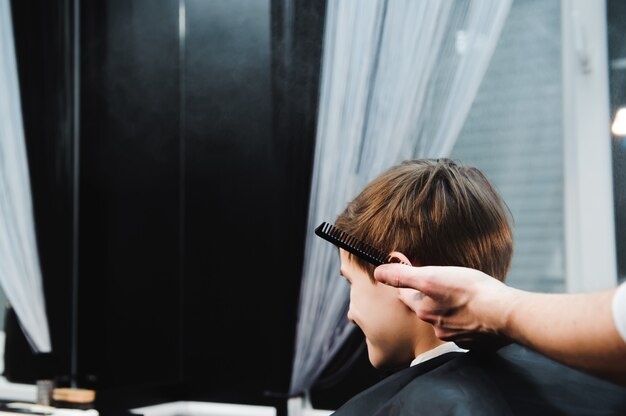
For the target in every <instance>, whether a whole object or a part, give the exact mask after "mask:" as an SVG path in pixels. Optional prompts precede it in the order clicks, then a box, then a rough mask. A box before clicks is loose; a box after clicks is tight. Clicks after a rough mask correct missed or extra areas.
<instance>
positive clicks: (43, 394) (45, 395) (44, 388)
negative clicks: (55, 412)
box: [37, 380, 54, 406]
mask: <svg viewBox="0 0 626 416" xmlns="http://www.w3.org/2000/svg"><path fill="white" fill-rule="evenodd" d="M53 389H54V382H53V381H52V380H37V404H40V405H42V406H50V403H51V401H52V390H53Z"/></svg>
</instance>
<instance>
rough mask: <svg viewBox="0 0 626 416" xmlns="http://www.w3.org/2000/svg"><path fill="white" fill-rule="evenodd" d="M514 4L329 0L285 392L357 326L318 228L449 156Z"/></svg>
mask: <svg viewBox="0 0 626 416" xmlns="http://www.w3.org/2000/svg"><path fill="white" fill-rule="evenodd" d="M510 6H511V0H456V1H455V0H445V1H426V0H420V1H413V0H386V1H377V0H360V1H357V0H329V1H328V4H327V9H326V26H325V34H324V49H323V57H322V74H321V91H320V103H319V110H318V125H317V133H316V134H317V136H316V144H315V155H314V158H315V159H314V164H313V165H314V166H313V173H312V182H311V194H310V200H309V214H308V223H307V232H308V234H307V237H306V243H305V255H304V265H303V273H302V285H301V292H300V300H299V302H300V303H299V315H298V328H297V336H296V351H295V357H294V365H293V371H292V379H291V388H290V391H291V394H293V395H297V394H302V393H303V392H305V391H307V390H308V389H309V388H310V387H311V386H312V385H313V383H314V382H315V380H316V378H317V377H318V376H319V374H320V373H321V372H322V371H323V369H324V367H325V365H326V364H328V362H329V361H330V359H331V358H332V357H333V355H334V354H335V353H336V352H337V350H338V349H339V348H340V347H341V345H342V343H343V342H344V340H345V339H346V338H347V337H348V335H349V334H350V332H351V331H352V330H353V329H354V326H353V324H352V323H350V322H348V321H347V319H346V312H347V309H348V286H347V284H346V283H345V282H344V280H343V279H340V278H339V259H338V255H337V252H336V249H335V248H334V247H333V246H331V245H330V244H328V243H326V242H325V241H322V240H321V239H319V238H317V237H316V236H315V234H314V229H315V227H316V226H317V225H318V224H319V223H321V222H322V221H329V222H333V221H334V219H335V218H336V217H337V215H338V214H339V213H340V212H341V211H342V210H343V209H344V208H345V205H346V204H347V203H348V202H349V201H350V200H351V199H353V198H354V197H355V196H356V194H357V193H358V192H359V191H360V190H361V189H362V188H363V186H364V185H365V184H366V183H368V182H369V181H371V180H372V179H373V178H375V177H376V176H378V175H379V174H380V173H382V172H383V171H384V170H385V169H387V168H389V167H391V166H392V165H394V164H396V163H399V162H400V161H402V160H406V159H412V158H437V157H444V156H447V155H448V154H449V153H450V151H451V149H452V147H453V146H454V142H455V140H456V137H457V136H458V134H459V131H460V130H461V128H462V126H463V123H464V121H465V118H466V116H467V113H468V111H469V108H470V106H471V103H472V101H473V99H474V96H475V94H476V91H477V89H478V86H479V85H480V82H481V79H482V77H483V75H484V72H485V70H486V67H487V64H488V63H489V60H490V58H491V55H492V53H493V50H494V48H495V44H496V42H497V39H498V36H499V33H500V30H501V28H502V25H503V23H504V20H505V19H506V16H507V14H508V11H509V9H510Z"/></svg>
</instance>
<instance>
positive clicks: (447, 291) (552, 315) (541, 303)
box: [375, 264, 626, 385]
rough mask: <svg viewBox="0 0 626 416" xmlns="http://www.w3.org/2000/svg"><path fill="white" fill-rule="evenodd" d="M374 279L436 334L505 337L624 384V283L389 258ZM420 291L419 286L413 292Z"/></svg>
mask: <svg viewBox="0 0 626 416" xmlns="http://www.w3.org/2000/svg"><path fill="white" fill-rule="evenodd" d="M375 277H376V279H377V280H379V281H381V282H383V283H386V284H389V285H392V286H396V287H402V288H408V289H404V290H403V291H402V292H401V298H402V300H403V301H404V302H405V303H406V304H407V305H408V306H409V307H410V308H411V309H413V310H414V311H415V313H416V314H417V315H418V316H419V317H420V318H421V319H423V320H424V321H426V322H429V323H431V324H433V325H434V326H435V332H436V333H437V336H438V337H440V338H441V339H444V340H450V341H455V342H457V343H460V344H462V345H464V346H470V347H471V345H472V343H475V342H484V340H485V339H486V338H487V339H489V338H494V339H495V338H497V337H506V338H508V339H511V340H513V341H515V342H518V343H521V344H524V345H527V346H529V347H531V348H533V349H535V350H537V351H539V352H541V353H543V354H545V355H547V356H549V357H551V358H553V359H555V360H557V361H560V362H562V363H564V364H567V365H570V366H573V367H577V368H579V369H582V370H584V371H588V372H590V373H593V374H596V375H598V376H601V377H603V378H606V379H609V380H612V381H614V382H618V383H621V384H624V385H626V285H624V284H623V285H622V286H620V288H619V289H612V290H607V291H603V292H596V293H587V294H544V293H532V292H525V291H522V290H518V289H514V288H511V287H509V286H506V285H505V284H503V283H502V282H500V281H498V280H496V279H494V278H492V277H490V276H488V275H486V274H484V273H482V272H480V271H477V270H473V269H468V268H463V267H435V266H428V267H411V266H406V265H403V264H386V265H382V266H379V267H378V268H377V269H376V271H375ZM415 290H418V291H419V292H416V291H415Z"/></svg>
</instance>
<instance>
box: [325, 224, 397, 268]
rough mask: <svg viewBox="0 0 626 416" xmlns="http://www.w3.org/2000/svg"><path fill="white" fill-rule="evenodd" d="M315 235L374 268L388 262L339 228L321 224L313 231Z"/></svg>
mask: <svg viewBox="0 0 626 416" xmlns="http://www.w3.org/2000/svg"><path fill="white" fill-rule="evenodd" d="M315 234H317V235H318V236H319V237H322V238H323V239H324V240H326V241H328V242H331V243H333V244H334V245H336V246H337V247H341V248H343V249H344V250H346V251H348V252H350V253H352V254H354V255H355V256H357V257H359V258H361V259H363V260H365V261H367V262H369V263H371V264H373V265H374V266H380V265H381V264H384V263H388V260H385V259H386V256H385V254H383V252H382V251H380V250H378V249H376V248H374V247H372V246H370V245H369V244H367V243H365V242H364V241H361V240H359V239H358V238H356V237H354V236H352V235H350V234H348V233H346V232H343V231H341V230H340V229H339V228H337V227H335V226H334V225H332V224H329V223H327V222H323V223H321V224H320V225H319V226H318V227H317V228H316V229H315Z"/></svg>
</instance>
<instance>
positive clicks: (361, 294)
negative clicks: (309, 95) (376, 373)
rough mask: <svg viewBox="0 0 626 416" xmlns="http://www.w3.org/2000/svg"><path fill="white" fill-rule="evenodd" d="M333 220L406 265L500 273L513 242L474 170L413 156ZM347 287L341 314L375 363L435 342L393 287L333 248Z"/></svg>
mask: <svg viewBox="0 0 626 416" xmlns="http://www.w3.org/2000/svg"><path fill="white" fill-rule="evenodd" d="M335 225H336V226H337V227H338V228H339V229H341V230H343V231H345V232H346V233H348V234H350V235H352V236H354V237H356V238H358V239H360V240H362V241H364V242H367V243H368V244H370V245H371V246H373V247H376V248H378V249H379V250H381V251H383V252H387V253H391V252H393V251H397V252H400V253H402V255H404V256H406V259H405V260H408V261H410V262H411V264H413V265H414V266H429V265H437V266H464V267H471V268H474V269H478V270H481V271H483V272H485V273H487V274H489V275H491V276H493V277H495V278H497V279H499V280H504V278H505V277H506V274H507V271H508V269H509V265H510V262H511V256H512V252H513V242H512V235H511V228H510V225H509V215H508V210H507V208H506V206H505V204H504V202H503V201H502V199H501V198H500V196H499V195H498V193H497V192H496V191H495V189H494V188H493V186H492V185H491V184H490V183H489V181H488V180H487V178H486V177H485V176H484V175H483V174H482V173H481V172H480V171H479V170H478V169H476V168H473V167H465V166H461V165H458V164H456V163H454V162H453V161H451V160H449V159H439V160H413V161H406V162H403V163H401V164H399V165H397V166H394V167H392V168H391V169H389V170H387V171H386V172H385V173H383V174H382V175H380V176H379V177H378V178H376V179H375V180H373V181H372V182H371V183H370V184H368V185H367V186H366V187H365V189H364V190H363V191H362V192H361V193H360V194H359V195H358V196H357V197H356V198H355V199H354V200H353V201H352V202H350V203H349V204H348V206H347V208H346V209H345V210H344V212H343V213H342V214H341V215H339V217H338V218H337V221H336V222H335ZM340 257H341V269H342V275H344V277H346V279H348V281H349V282H350V284H351V289H350V312H349V313H348V316H349V318H350V319H351V320H353V321H354V322H355V323H356V324H357V325H359V327H361V329H362V330H363V332H364V333H365V336H366V339H367V344H368V353H369V357H370V361H371V362H372V364H373V365H374V366H375V367H379V368H383V367H392V366H398V365H404V364H406V363H408V362H410V361H411V360H412V359H413V358H414V357H415V355H416V354H417V353H419V352H421V351H422V350H428V349H430V348H432V347H434V346H436V344H435V345H431V344H433V343H435V342H438V341H437V340H436V338H434V331H433V329H432V327H431V326H430V325H428V324H426V323H424V322H422V321H420V320H419V319H418V318H417V317H416V316H415V314H414V313H413V312H412V311H411V310H410V309H409V308H408V307H406V306H405V305H404V304H403V303H401V302H400V300H399V298H398V292H397V289H395V288H392V287H389V286H386V285H382V284H376V281H375V280H374V277H373V273H374V267H373V266H372V265H371V264H369V263H367V262H365V261H363V260H361V259H360V258H358V257H355V256H353V255H351V254H350V253H348V252H346V251H344V250H340Z"/></svg>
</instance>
